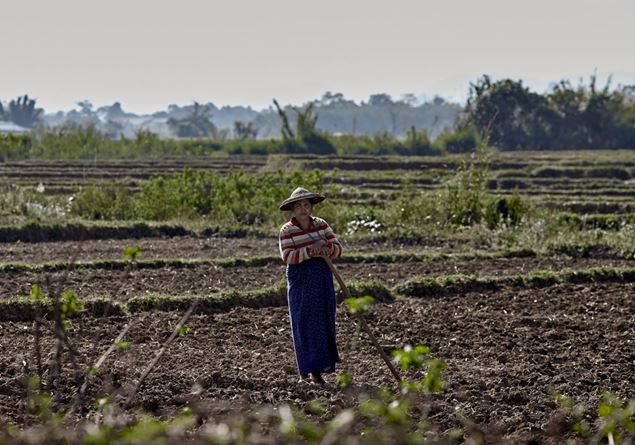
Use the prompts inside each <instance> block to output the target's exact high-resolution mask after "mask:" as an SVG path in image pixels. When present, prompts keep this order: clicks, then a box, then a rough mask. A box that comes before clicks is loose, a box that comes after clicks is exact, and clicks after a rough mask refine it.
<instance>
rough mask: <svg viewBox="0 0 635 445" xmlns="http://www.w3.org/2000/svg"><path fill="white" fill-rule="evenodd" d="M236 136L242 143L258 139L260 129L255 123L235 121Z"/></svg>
mask: <svg viewBox="0 0 635 445" xmlns="http://www.w3.org/2000/svg"><path fill="white" fill-rule="evenodd" d="M234 136H235V137H236V139H240V140H241V141H244V140H246V139H256V137H258V128H256V125H254V123H253V122H247V123H244V122H242V121H234Z"/></svg>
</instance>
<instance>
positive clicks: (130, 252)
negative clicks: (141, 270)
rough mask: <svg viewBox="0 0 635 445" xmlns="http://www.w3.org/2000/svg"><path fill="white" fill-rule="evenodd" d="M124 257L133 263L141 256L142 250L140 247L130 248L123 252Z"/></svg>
mask: <svg viewBox="0 0 635 445" xmlns="http://www.w3.org/2000/svg"><path fill="white" fill-rule="evenodd" d="M123 256H124V258H125V259H126V261H129V262H131V263H133V262H135V261H137V259H138V258H139V257H140V256H141V249H140V248H139V246H128V247H126V248H125V249H124V250H123Z"/></svg>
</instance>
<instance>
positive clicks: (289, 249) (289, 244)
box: [278, 227, 310, 264]
mask: <svg viewBox="0 0 635 445" xmlns="http://www.w3.org/2000/svg"><path fill="white" fill-rule="evenodd" d="M278 247H279V249H280V258H282V261H284V263H285V264H299V263H301V262H302V261H304V260H307V259H309V258H310V255H309V247H310V246H303V247H299V248H296V247H295V243H294V242H293V238H292V237H291V233H290V231H289V230H286V229H285V227H283V228H282V229H280V234H279V235H278Z"/></svg>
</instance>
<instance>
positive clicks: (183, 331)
mask: <svg viewBox="0 0 635 445" xmlns="http://www.w3.org/2000/svg"><path fill="white" fill-rule="evenodd" d="M191 332H192V328H190V327H189V326H188V325H185V324H184V325H182V326H181V327H180V328H179V332H178V335H179V336H180V337H183V336H185V335H187V334H189V333H191Z"/></svg>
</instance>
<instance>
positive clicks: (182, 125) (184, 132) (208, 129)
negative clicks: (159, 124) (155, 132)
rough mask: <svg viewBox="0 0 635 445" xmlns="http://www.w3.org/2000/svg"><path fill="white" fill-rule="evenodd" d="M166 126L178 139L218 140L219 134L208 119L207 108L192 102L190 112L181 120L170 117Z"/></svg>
mask: <svg viewBox="0 0 635 445" xmlns="http://www.w3.org/2000/svg"><path fill="white" fill-rule="evenodd" d="M167 123H168V126H169V127H170V129H171V130H172V131H173V132H174V133H175V134H176V136H177V137H180V138H200V137H211V138H213V139H218V138H219V136H220V134H219V132H218V129H217V128H216V125H214V123H213V122H212V121H211V119H210V117H209V108H208V107H207V106H201V105H200V104H199V103H198V102H194V108H193V109H192V111H191V112H190V113H189V114H187V115H186V116H185V117H183V118H174V117H171V118H170V119H168V122H167Z"/></svg>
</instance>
